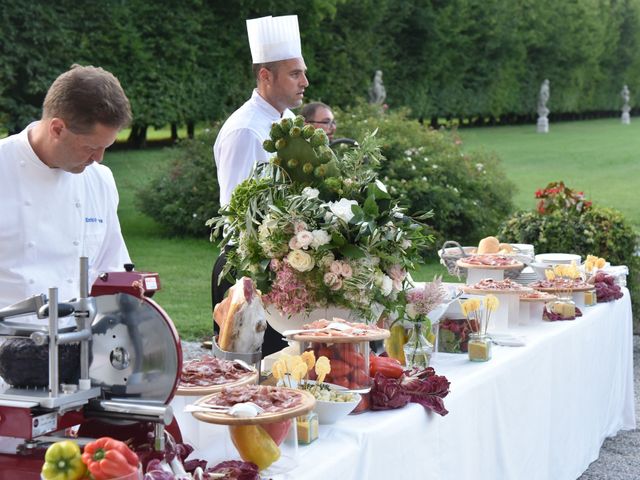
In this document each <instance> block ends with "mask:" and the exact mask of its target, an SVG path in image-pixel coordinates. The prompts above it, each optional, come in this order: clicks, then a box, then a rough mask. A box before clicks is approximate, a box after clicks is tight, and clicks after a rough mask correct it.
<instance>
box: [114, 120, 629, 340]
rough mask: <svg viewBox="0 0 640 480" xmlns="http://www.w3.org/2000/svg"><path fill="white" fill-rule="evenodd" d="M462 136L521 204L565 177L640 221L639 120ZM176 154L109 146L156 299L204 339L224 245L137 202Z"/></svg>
mask: <svg viewBox="0 0 640 480" xmlns="http://www.w3.org/2000/svg"><path fill="white" fill-rule="evenodd" d="M166 132H168V130H167V131H166ZM460 136H461V138H462V140H463V142H464V146H465V149H468V150H473V149H478V148H484V149H486V150H489V151H495V152H497V153H498V155H499V156H500V157H501V158H502V161H503V166H504V169H505V172H506V175H507V176H508V177H509V178H510V179H511V180H512V181H513V182H514V183H515V184H516V185H517V186H518V192H517V194H516V196H515V198H514V200H515V203H516V205H517V206H518V207H519V208H523V209H533V208H534V205H535V200H534V198H533V192H534V191H535V190H536V189H537V188H540V187H543V186H545V185H546V184H547V183H548V182H550V181H554V180H564V181H565V182H566V183H567V184H568V185H569V186H570V187H572V188H577V189H581V190H584V191H585V193H586V194H587V196H588V197H589V198H590V199H592V200H594V201H595V202H597V203H598V204H601V205H604V206H610V207H613V208H616V209H618V210H621V211H622V212H623V213H624V214H625V215H626V216H627V217H628V218H629V219H630V221H631V222H632V223H633V225H634V226H635V227H636V228H640V212H639V211H636V209H634V208H633V207H634V202H633V200H632V199H633V196H634V193H635V189H636V188H638V187H640V185H638V180H637V178H638V173H640V172H639V170H640V162H637V161H635V158H636V152H640V121H639V122H634V123H632V124H631V125H626V126H623V125H620V123H619V121H617V120H614V119H610V120H594V121H583V122H571V123H560V124H551V128H550V133H549V134H547V135H544V134H537V133H536V131H535V125H526V126H515V127H495V128H478V129H463V130H461V131H460ZM171 155H172V154H171V150H170V149H148V150H141V151H133V150H130V151H114V152H108V153H107V155H106V157H105V164H106V165H108V166H109V167H110V168H111V169H112V171H113V173H114V175H115V177H116V182H117V184H118V190H119V192H120V209H119V215H120V222H121V225H122V229H123V232H124V237H125V240H126V242H127V246H128V247H129V253H130V254H131V258H132V260H133V261H134V263H135V264H136V268H137V269H138V270H150V271H155V272H158V273H159V274H160V281H161V284H162V290H161V291H159V292H158V293H157V294H156V296H155V297H154V299H155V300H156V301H157V302H158V303H159V304H160V305H161V306H162V307H163V308H164V309H165V310H166V311H167V313H168V314H169V316H170V317H171V319H172V320H173V321H174V323H175V324H176V327H177V328H178V331H179V332H180V335H181V336H182V337H183V338H185V339H191V340H194V339H202V338H204V337H206V336H208V335H210V333H211V295H210V278H211V267H212V265H213V262H214V260H215V258H216V256H217V250H216V249H215V247H214V246H213V245H212V244H211V243H210V242H209V240H208V239H207V238H202V239H183V238H171V237H167V236H165V235H164V234H163V231H162V228H161V227H160V226H159V225H158V224H157V223H156V222H155V221H154V220H152V219H150V218H148V217H146V216H145V215H143V214H142V213H141V212H140V211H139V210H138V208H137V207H136V204H135V192H136V191H137V190H138V189H139V188H140V187H141V186H142V185H144V184H146V183H147V182H149V181H150V179H151V178H152V177H153V176H154V174H155V172H156V171H158V170H159V169H161V168H162V167H163V166H164V165H166V164H167V162H168V161H169V160H170V158H171ZM436 248H437V246H434V249H433V251H434V253H435V250H436ZM445 272H446V270H445V269H444V267H442V266H441V265H439V264H438V263H437V261H435V260H434V261H431V262H429V263H428V264H426V265H424V266H422V267H421V268H419V269H418V271H416V272H414V274H413V276H414V278H415V279H416V280H428V279H431V278H433V276H434V275H435V274H443V273H445ZM445 278H448V279H451V277H447V276H445Z"/></svg>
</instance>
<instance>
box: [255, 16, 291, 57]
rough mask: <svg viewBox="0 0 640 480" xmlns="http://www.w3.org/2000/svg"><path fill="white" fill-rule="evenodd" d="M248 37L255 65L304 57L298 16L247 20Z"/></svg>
mask: <svg viewBox="0 0 640 480" xmlns="http://www.w3.org/2000/svg"><path fill="white" fill-rule="evenodd" d="M247 35H248V36H249V47H250V48H251V58H252V59H253V63H267V62H277V61H278V60H287V59H289V58H299V57H302V47H301V45H300V30H299V29H298V16H297V15H285V16H282V17H272V16H271V15H269V16H268V17H262V18H253V19H251V20H247Z"/></svg>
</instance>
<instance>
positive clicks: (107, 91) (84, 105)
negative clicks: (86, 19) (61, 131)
mask: <svg viewBox="0 0 640 480" xmlns="http://www.w3.org/2000/svg"><path fill="white" fill-rule="evenodd" d="M54 117H57V118H61V119H62V120H64V122H65V123H66V124H67V127H68V128H69V129H71V130H72V131H73V132H75V133H80V134H82V133H88V132H90V131H92V130H93V129H94V127H95V125H96V124H98V123H99V124H102V125H106V126H109V127H114V128H118V129H120V128H123V127H126V126H127V125H129V124H130V123H131V105H130V104H129V99H128V98H127V96H126V95H125V93H124V90H123V89H122V86H121V85H120V82H119V81H118V79H117V78H116V77H115V76H114V75H113V74H112V73H110V72H107V71H106V70H103V69H102V68H100V67H93V66H86V67H83V66H81V65H72V66H71V69H69V70H68V71H66V72H64V73H63V74H61V75H60V76H59V77H58V78H56V79H55V81H54V82H53V83H52V84H51V87H49V90H48V91H47V95H46V97H45V99H44V103H43V105H42V118H54Z"/></svg>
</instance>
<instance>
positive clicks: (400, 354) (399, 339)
mask: <svg viewBox="0 0 640 480" xmlns="http://www.w3.org/2000/svg"><path fill="white" fill-rule="evenodd" d="M390 332H391V336H390V337H389V338H387V339H386V340H385V341H384V348H385V350H386V351H387V354H388V355H389V356H390V357H391V358H395V359H396V360H399V361H400V363H401V364H402V365H406V363H407V362H406V359H405V358H404V348H403V347H404V344H405V343H407V340H409V338H408V336H407V334H406V332H405V330H404V326H403V325H402V323H400V322H398V323H396V324H395V325H393V326H392V327H391V329H390Z"/></svg>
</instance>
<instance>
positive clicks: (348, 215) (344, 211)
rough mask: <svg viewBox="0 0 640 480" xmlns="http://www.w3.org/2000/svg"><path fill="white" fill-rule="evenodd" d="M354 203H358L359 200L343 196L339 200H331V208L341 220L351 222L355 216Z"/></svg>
mask: <svg viewBox="0 0 640 480" xmlns="http://www.w3.org/2000/svg"><path fill="white" fill-rule="evenodd" d="M353 205H358V202H356V201H355V200H347V199H346V198H341V199H340V201H339V202H329V209H330V210H331V212H332V213H333V214H334V215H335V216H336V217H338V218H339V219H340V220H344V221H345V222H347V223H349V221H350V220H351V219H352V218H353V212H352V211H351V207H352V206H353Z"/></svg>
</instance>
